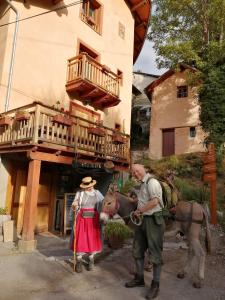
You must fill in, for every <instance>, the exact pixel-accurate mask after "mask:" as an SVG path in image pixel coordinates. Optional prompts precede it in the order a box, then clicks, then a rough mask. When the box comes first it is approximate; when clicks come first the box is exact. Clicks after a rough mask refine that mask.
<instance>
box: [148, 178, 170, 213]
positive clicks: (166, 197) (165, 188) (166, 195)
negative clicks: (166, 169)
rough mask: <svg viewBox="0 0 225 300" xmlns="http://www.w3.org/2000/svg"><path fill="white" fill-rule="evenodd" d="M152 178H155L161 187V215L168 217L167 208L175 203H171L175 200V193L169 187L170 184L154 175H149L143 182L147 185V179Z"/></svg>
mask: <svg viewBox="0 0 225 300" xmlns="http://www.w3.org/2000/svg"><path fill="white" fill-rule="evenodd" d="M152 178H155V179H156V180H157V181H158V182H159V183H160V185H161V188H162V199H163V205H164V207H162V214H163V217H164V218H170V217H171V214H170V212H169V209H170V208H172V207H173V206H175V204H176V203H175V204H174V203H173V202H174V201H175V193H174V195H173V191H172V188H170V186H169V185H168V184H167V183H166V182H165V181H162V180H159V179H157V178H156V177H154V176H151V177H149V178H148V179H147V181H146V183H145V184H146V185H148V183H149V181H150V180H151V179H152ZM147 191H148V189H147Z"/></svg>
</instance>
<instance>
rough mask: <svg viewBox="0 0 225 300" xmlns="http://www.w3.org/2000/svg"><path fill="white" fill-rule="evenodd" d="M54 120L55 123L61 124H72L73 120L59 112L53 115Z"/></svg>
mask: <svg viewBox="0 0 225 300" xmlns="http://www.w3.org/2000/svg"><path fill="white" fill-rule="evenodd" d="M52 121H53V122H54V123H58V124H61V125H66V126H71V125H72V124H73V121H72V120H71V119H70V118H69V116H65V115H63V114H57V115H55V116H54V117H53V119H52Z"/></svg>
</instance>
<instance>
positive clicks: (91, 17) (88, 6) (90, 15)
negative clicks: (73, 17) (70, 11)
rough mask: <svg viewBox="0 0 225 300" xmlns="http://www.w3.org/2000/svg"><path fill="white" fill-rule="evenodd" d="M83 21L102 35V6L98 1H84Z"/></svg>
mask: <svg viewBox="0 0 225 300" xmlns="http://www.w3.org/2000/svg"><path fill="white" fill-rule="evenodd" d="M81 20H82V21H84V22H85V23H86V24H88V25H89V26H90V27H91V28H93V29H94V30H95V31H97V32H98V33H101V24H100V23H101V5H100V3H99V2H98V1H96V0H84V1H83V3H82V10H81Z"/></svg>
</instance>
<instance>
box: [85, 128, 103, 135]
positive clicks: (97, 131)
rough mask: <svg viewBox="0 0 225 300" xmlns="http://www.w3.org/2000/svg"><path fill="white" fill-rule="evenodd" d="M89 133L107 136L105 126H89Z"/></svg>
mask: <svg viewBox="0 0 225 300" xmlns="http://www.w3.org/2000/svg"><path fill="white" fill-rule="evenodd" d="M88 133H89V134H93V135H96V136H99V137H104V136H105V130H104V129H103V128H99V127H89V128H88Z"/></svg>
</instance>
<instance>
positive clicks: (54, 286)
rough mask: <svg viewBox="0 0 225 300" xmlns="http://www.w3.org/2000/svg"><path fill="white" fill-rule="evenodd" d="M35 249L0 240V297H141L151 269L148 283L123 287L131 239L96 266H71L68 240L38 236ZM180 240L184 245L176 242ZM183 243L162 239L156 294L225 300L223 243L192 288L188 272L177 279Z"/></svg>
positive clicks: (161, 299)
mask: <svg viewBox="0 0 225 300" xmlns="http://www.w3.org/2000/svg"><path fill="white" fill-rule="evenodd" d="M37 238H38V245H39V246H38V250H37V251H36V252H35V253H33V254H19V253H18V252H17V251H15V250H13V249H12V245H10V244H8V245H7V244H3V243H0V274H1V276H0V287H1V291H0V300H13V299H16V300H53V299H54V300H63V299H64V300H72V299H73V300H103V299H104V300H114V299H118V300H123V299H129V300H134V299H144V298H143V297H144V296H145V292H146V289H147V288H148V287H149V285H150V282H151V279H152V273H151V272H150V273H149V272H146V274H145V277H146V288H134V289H126V288H125V287H124V283H125V281H126V280H129V279H130V278H131V277H132V275H131V274H130V271H132V270H133V264H132V259H131V244H130V243H128V244H126V245H125V246H124V248H123V249H120V250H116V251H113V252H112V251H111V250H109V249H108V248H106V249H105V252H104V254H105V255H103V256H102V257H101V258H99V261H98V262H97V264H96V267H95V269H94V271H92V272H88V271H86V270H85V271H84V272H83V273H82V274H77V273H74V272H73V269H72V265H71V263H70V262H69V259H70V258H71V252H70V251H69V250H68V240H66V241H65V240H62V239H60V238H58V237H54V236H50V235H49V234H44V235H42V236H38V237H37ZM180 246H182V248H180ZM183 246H184V243H181V244H178V243H174V242H171V241H169V242H167V243H165V247H164V248H165V249H164V266H163V272H162V280H161V287H160V295H159V296H158V298H157V299H158V300H168V299H169V300H190V299H191V300H200V299H207V300H225V251H224V250H225V248H223V246H220V247H218V246H217V245H216V247H215V251H214V254H213V255H212V256H209V257H208V258H207V266H206V278H205V285H204V287H203V288H202V289H200V290H198V289H194V288H193V287H192V285H191V278H188V279H183V280H180V279H177V278H176V273H177V272H178V271H179V269H180V268H181V266H182V264H183V263H184V261H185V257H186V252H187V250H186V247H183Z"/></svg>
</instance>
